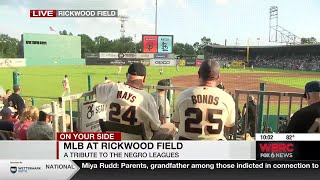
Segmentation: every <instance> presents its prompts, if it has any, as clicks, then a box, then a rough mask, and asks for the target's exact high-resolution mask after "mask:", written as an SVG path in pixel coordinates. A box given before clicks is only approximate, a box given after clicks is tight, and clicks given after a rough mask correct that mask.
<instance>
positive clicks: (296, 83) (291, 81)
mask: <svg viewBox="0 0 320 180" xmlns="http://www.w3.org/2000/svg"><path fill="white" fill-rule="evenodd" d="M260 79H261V80H263V81H268V82H272V83H275V84H282V85H287V86H290V87H294V88H299V89H304V86H305V85H306V83H307V82H310V81H314V80H320V77H319V78H317V79H315V78H296V77H263V78H260Z"/></svg>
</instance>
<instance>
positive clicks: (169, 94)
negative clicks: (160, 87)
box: [167, 79, 172, 104]
mask: <svg viewBox="0 0 320 180" xmlns="http://www.w3.org/2000/svg"><path fill="white" fill-rule="evenodd" d="M168 81H169V86H172V84H171V79H169V80H168ZM167 99H168V100H169V104H171V102H172V90H171V89H169V90H168V93H167Z"/></svg>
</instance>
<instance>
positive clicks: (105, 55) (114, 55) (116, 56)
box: [99, 52, 119, 59]
mask: <svg viewBox="0 0 320 180" xmlns="http://www.w3.org/2000/svg"><path fill="white" fill-rule="evenodd" d="M118 54H119V53H104V52H101V53H99V58H106V59H108V58H110V59H113V58H118Z"/></svg>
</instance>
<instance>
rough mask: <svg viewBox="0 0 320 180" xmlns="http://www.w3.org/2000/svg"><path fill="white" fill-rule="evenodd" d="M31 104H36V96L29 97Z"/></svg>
mask: <svg viewBox="0 0 320 180" xmlns="http://www.w3.org/2000/svg"><path fill="white" fill-rule="evenodd" d="M31 105H32V106H35V105H36V98H34V97H32V98H31Z"/></svg>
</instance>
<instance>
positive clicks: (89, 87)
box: [85, 75, 93, 101]
mask: <svg viewBox="0 0 320 180" xmlns="http://www.w3.org/2000/svg"><path fill="white" fill-rule="evenodd" d="M88 91H92V76H91V75H88ZM92 98H93V96H89V97H85V100H86V101H87V100H88V99H92Z"/></svg>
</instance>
